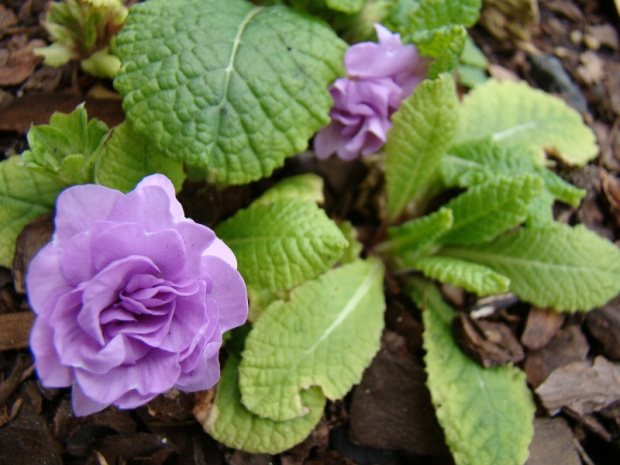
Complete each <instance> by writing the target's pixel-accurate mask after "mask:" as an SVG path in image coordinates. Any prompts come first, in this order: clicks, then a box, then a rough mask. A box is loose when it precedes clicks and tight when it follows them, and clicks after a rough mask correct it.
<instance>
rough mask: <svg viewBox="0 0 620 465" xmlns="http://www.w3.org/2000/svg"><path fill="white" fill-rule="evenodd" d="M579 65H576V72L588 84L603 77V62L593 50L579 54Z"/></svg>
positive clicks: (594, 82) (596, 81)
mask: <svg viewBox="0 0 620 465" xmlns="http://www.w3.org/2000/svg"><path fill="white" fill-rule="evenodd" d="M579 61H580V62H581V65H579V66H578V67H577V74H578V75H579V77H580V78H581V79H582V80H583V82H585V83H586V84H588V85H592V84H596V83H598V82H600V81H601V79H603V76H604V75H605V72H604V70H603V66H604V62H603V60H602V59H601V58H600V57H599V56H598V54H597V53H594V52H590V51H588V52H584V53H582V54H581V55H579Z"/></svg>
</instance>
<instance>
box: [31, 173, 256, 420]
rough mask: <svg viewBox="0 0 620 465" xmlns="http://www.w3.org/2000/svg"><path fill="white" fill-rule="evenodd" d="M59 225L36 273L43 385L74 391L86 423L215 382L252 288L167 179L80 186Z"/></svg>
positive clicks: (62, 202)
mask: <svg viewBox="0 0 620 465" xmlns="http://www.w3.org/2000/svg"><path fill="white" fill-rule="evenodd" d="M55 225H56V230H55V233H54V237H53V239H52V242H50V243H49V244H48V245H46V246H45V247H44V248H43V249H41V251H40V252H39V253H38V254H37V255H36V256H35V257H34V259H33V260H32V262H31V265H30V268H29V270H28V276H27V287H28V296H29V300H30V304H31V306H32V308H33V310H34V311H35V313H36V314H37V318H36V321H35V323H34V326H33V329H32V333H31V335H30V347H31V349H32V352H33V353H34V356H35V359H36V369H37V373H38V375H39V378H40V379H41V381H42V383H43V385H44V386H47V387H65V386H73V391H72V400H73V410H74V411H75V413H76V414H77V415H80V416H82V415H88V414H90V413H94V412H97V411H99V410H102V409H104V408H105V407H107V406H108V405H111V404H114V405H117V406H118V407H120V408H126V409H129V408H135V407H138V406H140V405H142V404H144V403H146V402H148V401H149V400H151V399H153V398H154V397H155V396H157V395H158V394H161V393H164V392H166V391H168V390H169V389H171V388H177V389H180V390H182V391H186V392H192V391H198V390H204V389H208V388H210V387H212V386H213V385H214V384H215V383H216V382H217V381H218V379H219V376H220V370H219V363H218V352H219V349H220V346H221V344H222V333H223V332H225V331H228V330H230V329H231V328H234V327H236V326H240V325H242V324H243V323H244V322H245V320H246V317H247V311H248V302H247V293H246V287H245V283H244V282H243V279H242V278H241V275H240V274H239V272H238V271H237V269H236V267H237V263H236V259H235V256H234V255H233V253H232V251H231V250H230V249H229V248H228V247H227V246H226V245H225V244H224V243H223V242H222V241H221V240H219V239H218V238H217V237H215V234H214V233H213V231H212V230H211V229H209V228H207V227H206V226H203V225H200V224H197V223H194V222H193V221H192V220H190V219H186V218H185V216H184V213H183V208H182V206H181V204H180V203H179V202H178V200H177V199H176V197H175V193H174V187H173V185H172V183H171V182H170V180H169V179H168V178H166V177H165V176H162V175H153V176H149V177H147V178H145V179H144V180H143V181H142V182H140V184H138V186H137V187H136V188H135V189H134V190H133V191H132V192H130V193H128V194H126V195H124V194H123V193H121V192H119V191H116V190H113V189H109V188H107V187H103V186H97V185H82V186H74V187H71V188H69V189H67V190H65V191H64V192H62V194H61V195H60V196H59V197H58V201H57V204H56V218H55Z"/></svg>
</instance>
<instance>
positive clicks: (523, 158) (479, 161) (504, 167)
mask: <svg viewBox="0 0 620 465" xmlns="http://www.w3.org/2000/svg"><path fill="white" fill-rule="evenodd" d="M439 171H440V173H441V178H442V181H443V182H444V184H445V185H446V186H448V187H452V186H459V187H470V186H473V185H476V184H481V183H483V182H486V181H490V180H493V179H495V178H497V176H517V175H520V174H527V173H531V174H536V175H538V176H540V177H542V178H543V180H544V182H545V189H546V190H547V191H548V192H549V193H550V194H552V195H553V197H554V198H557V199H559V200H561V201H563V202H566V203H568V204H570V205H573V206H577V205H579V201H580V200H581V198H582V197H583V196H584V195H585V191H584V190H582V189H578V188H576V187H575V186H573V185H571V184H569V183H567V182H566V181H564V180H563V179H562V178H560V177H559V176H558V175H556V174H555V173H553V172H551V171H549V170H548V169H546V168H544V167H542V166H537V165H536V164H535V163H534V160H533V159H532V156H531V153H530V151H529V150H528V149H527V147H524V146H521V145H515V146H506V145H503V144H500V143H496V142H493V141H492V140H490V139H483V140H475V141H470V142H466V143H463V144H459V145H456V146H454V147H451V148H450V150H449V151H448V153H447V154H446V155H445V156H444V157H443V158H442V159H441V164H440V166H439Z"/></svg>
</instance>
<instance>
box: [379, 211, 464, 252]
mask: <svg viewBox="0 0 620 465" xmlns="http://www.w3.org/2000/svg"><path fill="white" fill-rule="evenodd" d="M453 221H454V216H453V215H452V211H451V210H450V209H449V208H440V209H439V210H437V211H436V212H433V213H431V214H429V215H426V216H423V217H421V218H416V219H415V220H410V221H407V222H405V223H403V224H401V225H400V226H397V227H393V228H389V229H388V234H389V236H390V240H389V241H388V242H386V243H384V244H382V245H381V246H379V247H378V249H379V250H380V251H384V250H385V251H389V252H390V253H391V254H392V255H398V254H402V253H406V254H408V255H410V256H414V255H419V254H420V253H424V252H425V251H427V250H428V249H429V248H432V246H433V244H435V243H436V241H437V239H438V238H439V237H441V236H442V235H443V234H445V233H446V232H447V231H449V230H450V228H451V227H452V223H453Z"/></svg>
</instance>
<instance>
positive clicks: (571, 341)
mask: <svg viewBox="0 0 620 465" xmlns="http://www.w3.org/2000/svg"><path fill="white" fill-rule="evenodd" d="M589 350H590V346H589V345H588V341H587V340H586V337H585V336H584V334H583V333H582V331H581V329H580V327H579V326H576V325H571V326H568V327H566V328H563V329H561V330H559V331H558V332H557V333H556V334H555V336H554V337H553V338H552V339H551V341H549V343H548V344H547V345H546V346H545V347H543V348H542V349H541V350H536V351H532V352H529V353H528V354H527V356H526V358H525V363H524V369H525V373H526V376H527V382H528V384H529V385H530V386H532V387H537V386H539V385H540V384H541V383H542V382H543V381H544V380H545V379H546V378H547V377H548V376H549V374H550V373H551V372H552V371H553V370H555V369H556V368H559V367H562V366H564V365H567V364H569V363H572V362H583V361H585V360H586V356H587V354H588V351H589Z"/></svg>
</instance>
